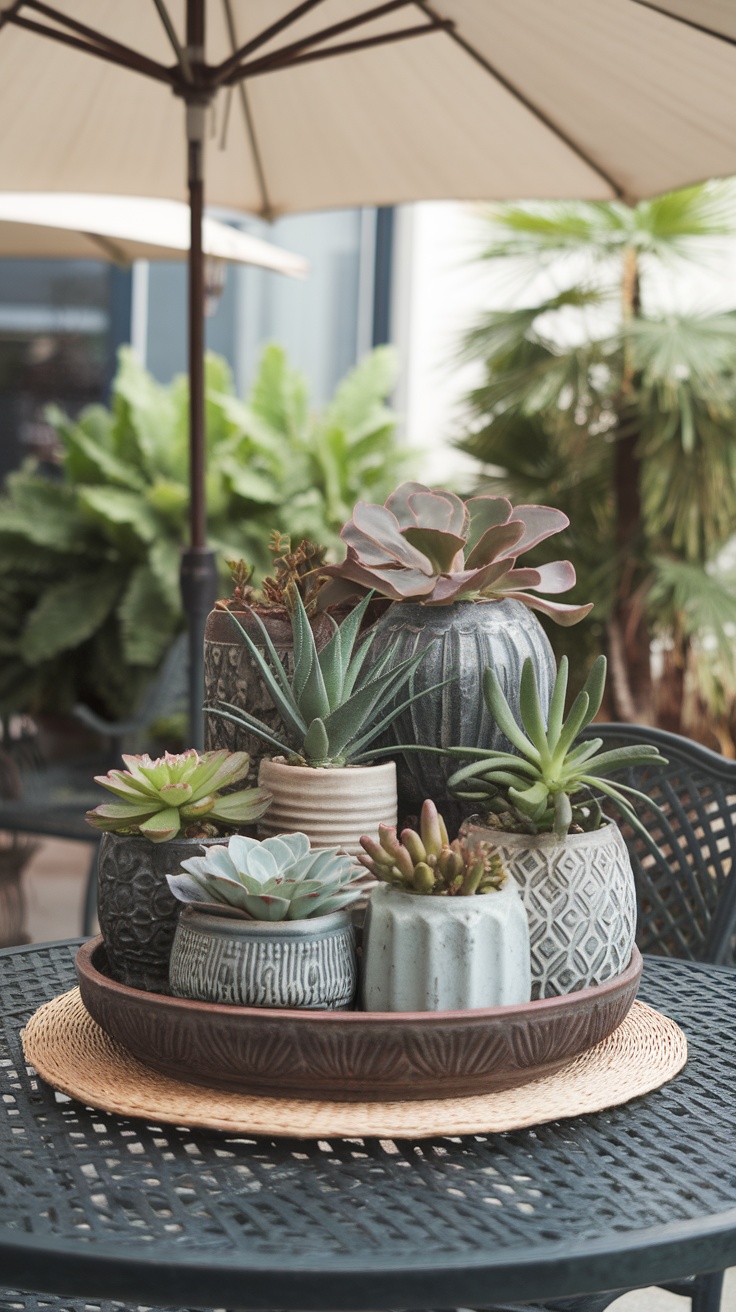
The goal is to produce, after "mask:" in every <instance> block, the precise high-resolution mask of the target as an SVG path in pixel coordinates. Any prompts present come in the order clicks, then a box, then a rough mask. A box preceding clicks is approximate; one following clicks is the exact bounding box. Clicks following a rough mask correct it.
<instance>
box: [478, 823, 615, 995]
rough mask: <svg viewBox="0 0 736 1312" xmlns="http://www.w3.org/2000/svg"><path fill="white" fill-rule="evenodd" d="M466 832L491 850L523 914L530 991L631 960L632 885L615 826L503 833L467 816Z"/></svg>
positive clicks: (572, 985)
mask: <svg viewBox="0 0 736 1312" xmlns="http://www.w3.org/2000/svg"><path fill="white" fill-rule="evenodd" d="M463 829H464V832H465V833H466V834H467V836H468V840H469V841H470V842H472V841H473V840H474V839H482V840H483V841H485V842H487V843H490V844H492V846H493V847H494V848H495V849H496V850H497V852H498V854H499V856H500V857H501V860H502V861H503V864H504V866H505V867H506V869H507V870H508V871H509V873H510V874H512V875H513V877H514V879H515V880H516V883H517V884H518V886H519V889H520V891H521V896H522V898H523V901H524V906H525V908H526V913H527V916H528V918H529V934H530V939H531V958H532V998H549V997H552V996H554V995H555V994H560V993H575V992H576V991H577V990H578V989H586V988H588V987H589V986H590V985H591V984H603V983H604V982H605V981H606V980H607V979H612V978H613V977H614V976H615V975H620V974H621V972H622V971H624V970H625V969H626V967H627V966H628V964H629V961H630V960H631V952H632V949H633V946H634V935H635V933H636V889H635V887H634V875H633V872H632V869H631V861H630V860H629V854H628V851H627V849H626V844H625V842H624V840H623V838H622V837H621V831H620V830H619V828H618V826H617V825H615V824H613V822H610V823H609V824H606V825H603V827H602V828H601V829H596V830H593V832H592V833H588V834H568V835H567V837H566V838H564V839H558V838H555V836H554V834H538V835H537V836H536V837H535V836H534V835H531V834H505V833H503V832H502V831H500V830H498V829H490V828H489V829H486V828H484V827H483V826H482V825H477V824H473V823H467V824H466V825H465V826H464V827H463Z"/></svg>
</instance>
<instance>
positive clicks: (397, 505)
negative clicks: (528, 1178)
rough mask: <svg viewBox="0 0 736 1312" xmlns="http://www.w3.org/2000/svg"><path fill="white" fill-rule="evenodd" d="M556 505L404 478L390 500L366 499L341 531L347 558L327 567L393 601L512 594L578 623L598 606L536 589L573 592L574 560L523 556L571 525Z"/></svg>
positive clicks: (441, 602)
mask: <svg viewBox="0 0 736 1312" xmlns="http://www.w3.org/2000/svg"><path fill="white" fill-rule="evenodd" d="M569 522H570V521H569V520H568V518H567V515H565V514H563V512H562V511H561V510H555V509H553V508H552V507H551V506H515V507H514V506H512V505H511V502H510V501H508V500H507V498H506V497H494V496H479V497H472V498H471V499H470V500H469V501H462V500H461V499H460V497H458V496H455V494H454V493H453V492H442V491H440V492H433V491H432V490H431V489H430V488H428V487H425V486H424V485H423V484H422V483H402V484H401V486H400V487H398V488H397V489H396V491H395V492H392V493H391V496H390V497H389V498H388V500H387V502H386V504H385V506H377V505H370V504H368V503H366V502H364V501H359V502H358V504H357V506H356V507H355V510H354V511H353V518H352V519H351V520H349V522H348V523H347V524H346V525H345V527H344V528H343V530H342V533H341V534H340V536H341V537H342V539H343V541H344V543H345V545H346V547H347V556H346V558H345V560H344V561H342V563H341V564H339V565H328V566H326V567H325V568H324V569H323V570H322V571H321V572H322V573H324V574H329V575H331V576H332V577H333V578H336V579H342V580H344V581H346V582H349V583H356V584H358V585H359V586H360V587H362V588H372V589H374V590H375V591H376V592H377V593H379V594H380V595H381V596H384V597H389V598H390V599H391V600H392V601H415V602H419V603H421V604H422V605H424V606H448V605H450V604H451V603H452V602H455V601H476V600H494V601H500V600H502V599H503V598H505V597H511V598H513V599H514V600H516V601H523V602H524V604H525V605H526V606H530V607H531V608H532V609H533V610H538V611H542V612H543V614H545V615H549V616H550V618H551V619H553V620H556V621H557V623H558V624H564V625H571V624H577V622H578V620H581V619H582V618H583V616H584V615H587V614H588V611H589V610H590V609H591V605H587V606H571V605H567V604H565V603H564V602H558V601H548V600H547V598H546V597H539V596H537V595H536V591H537V589H539V590H541V591H542V592H546V593H552V594H556V593H560V592H566V591H567V590H568V588H571V587H572V586H573V584H574V583H575V570H574V568H573V566H572V565H571V564H570V561H569V560H555V561H551V562H550V563H549V564H547V565H539V566H537V568H536V569H530V568H522V569H517V568H516V562H517V560H518V558H519V557H520V556H521V555H523V553H524V552H526V551H528V550H529V549H530V548H531V547H534V546H536V545H537V543H539V542H543V541H544V539H545V538H548V537H551V536H552V534H553V533H559V532H561V530H562V529H564V528H567V526H568V524H569Z"/></svg>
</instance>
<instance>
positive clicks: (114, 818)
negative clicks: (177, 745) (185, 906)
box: [87, 749, 271, 843]
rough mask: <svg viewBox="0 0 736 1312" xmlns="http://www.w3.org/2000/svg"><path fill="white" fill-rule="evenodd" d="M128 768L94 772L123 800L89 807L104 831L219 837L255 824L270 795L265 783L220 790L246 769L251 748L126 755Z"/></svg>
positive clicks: (162, 838)
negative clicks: (157, 754)
mask: <svg viewBox="0 0 736 1312" xmlns="http://www.w3.org/2000/svg"><path fill="white" fill-rule="evenodd" d="M123 761H124V763H125V765H126V766H127V767H128V768H127V770H110V771H109V772H108V774H105V775H96V776H95V782H96V783H98V784H101V785H102V787H103V788H106V789H107V790H108V792H111V793H113V794H114V795H115V797H116V798H118V799H119V800H118V801H116V802H103V803H101V804H100V805H99V806H97V807H95V809H94V810H93V811H88V812H87V821H88V823H89V824H91V825H92V826H93V827H94V828H95V829H101V830H102V831H103V833H113V834H139V835H140V836H141V837H143V838H148V839H150V840H151V842H153V843H165V842H166V841H167V840H168V839H171V838H176V836H177V835H178V834H179V833H183V836H184V837H185V838H195V837H196V838H200V837H203V836H212V837H216V836H217V835H218V834H221V833H222V832H223V831H225V832H227V831H228V830H231V829H237V828H239V827H241V826H242V825H249V824H253V823H254V822H255V821H256V820H258V819H259V817H260V816H262V815H263V814H264V812H265V811H266V809H267V807H268V805H269V802H270V800H271V799H270V794H269V793H267V792H266V791H265V789H263V788H246V789H243V790H242V791H241V792H237V793H227V794H224V795H223V793H222V791H221V790H222V789H223V788H227V787H228V786H229V785H232V784H235V783H238V782H239V780H241V779H243V778H244V777H245V775H246V774H247V772H248V764H249V761H248V754H247V752H227V751H214V752H202V753H198V752H196V751H194V750H193V749H192V750H191V751H187V752H181V753H180V754H178V755H176V754H173V753H170V752H166V753H165V754H164V755H163V756H161V757H158V758H157V759H156V760H152V759H151V757H150V756H145V755H144V756H123Z"/></svg>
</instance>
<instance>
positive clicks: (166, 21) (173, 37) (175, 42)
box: [153, 0, 194, 82]
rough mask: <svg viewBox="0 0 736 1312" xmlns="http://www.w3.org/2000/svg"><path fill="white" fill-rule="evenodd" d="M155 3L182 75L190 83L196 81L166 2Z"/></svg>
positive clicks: (155, 1) (154, 1)
mask: <svg viewBox="0 0 736 1312" xmlns="http://www.w3.org/2000/svg"><path fill="white" fill-rule="evenodd" d="M153 3H154V5H155V6H156V9H157V10H158V16H159V18H160V19H161V22H162V23H163V25H164V30H165V32H166V35H167V37H168V38H169V41H170V43H171V48H172V50H173V51H174V54H175V55H176V58H177V60H178V61H179V67H180V68H181V71H182V73H183V74H184V76H185V78H186V79H187V81H188V82H192V81H194V79H193V77H192V66H191V64H190V62H189V55H188V54H187V52H186V50H185V49H184V47H183V45H182V44H181V41H180V40H179V38H178V36H177V34H176V28H175V27H174V24H173V22H172V20H171V15H170V14H169V11H168V9H167V8H166V5H165V4H164V0H153Z"/></svg>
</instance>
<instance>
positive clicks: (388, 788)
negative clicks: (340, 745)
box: [258, 757, 397, 856]
mask: <svg viewBox="0 0 736 1312" xmlns="http://www.w3.org/2000/svg"><path fill="white" fill-rule="evenodd" d="M258 783H259V785H260V787H261V788H267V789H268V791H269V793H271V795H272V797H273V801H272V802H271V805H270V806H269V808H268V810H267V812H266V814H265V815H264V816H263V817H262V818H261V820H259V822H258V834H259V837H261V838H270V837H271V836H272V835H274V834H294V833H302V834H306V835H307V838H308V839H309V841H310V843H311V844H312V847H339V848H340V849H341V850H342V851H343V852H346V853H347V854H348V855H349V856H359V855H361V853H362V851H363V849H362V847H361V846H360V841H359V840H360V837H361V835H362V834H368V835H369V836H370V837H371V838H377V837H378V826H379V825H380V824H385V825H394V826H395V825H396V819H397V816H396V766H395V764H394V762H393V761H386V762H384V763H383V764H382V765H346V766H342V767H341V768H339V769H313V768H312V767H311V766H306V765H287V763H286V761H284V760H279V759H278V757H277V758H276V759H275V760H273V761H261V766H260V769H259V772H258Z"/></svg>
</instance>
